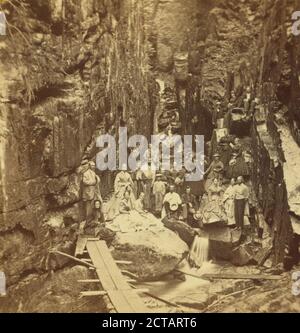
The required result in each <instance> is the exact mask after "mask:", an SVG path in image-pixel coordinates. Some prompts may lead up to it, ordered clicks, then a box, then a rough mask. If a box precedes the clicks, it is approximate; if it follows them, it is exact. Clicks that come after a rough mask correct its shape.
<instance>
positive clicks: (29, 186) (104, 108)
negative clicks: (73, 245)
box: [0, 0, 156, 284]
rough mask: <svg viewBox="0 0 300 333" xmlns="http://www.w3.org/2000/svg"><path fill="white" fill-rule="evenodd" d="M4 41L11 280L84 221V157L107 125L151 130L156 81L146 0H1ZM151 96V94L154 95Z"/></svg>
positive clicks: (1, 193) (5, 221)
mask: <svg viewBox="0 0 300 333" xmlns="http://www.w3.org/2000/svg"><path fill="white" fill-rule="evenodd" d="M1 10H3V11H5V13H6V18H7V28H8V35H7V36H5V37H1V40H0V57H1V61H0V66H1V70H0V73H1V74H0V75H1V79H0V82H1V83H0V103H1V114H0V120H1V133H0V146H1V184H0V269H1V270H4V271H5V272H6V273H7V278H8V284H11V283H15V282H16V281H18V279H20V278H21V277H24V276H26V274H29V273H31V272H38V271H40V270H41V271H43V270H44V269H45V258H46V256H47V251H48V249H49V247H51V246H53V244H54V243H55V242H59V241H62V239H61V237H62V238H64V239H65V238H66V237H67V236H63V235H59V236H58V235H55V237H54V238H53V237H52V236H51V232H50V230H49V221H50V225H51V224H53V223H54V225H60V224H62V223H65V224H72V223H74V222H78V202H79V200H80V178H79V175H78V173H77V172H76V171H77V169H78V167H79V166H80V164H81V161H82V159H83V158H92V157H93V156H94V154H95V149H94V147H93V144H91V142H92V141H93V140H92V139H93V138H95V135H97V133H98V132H99V131H100V130H101V127H102V126H104V128H105V129H106V130H107V131H108V132H109V133H112V134H113V133H115V132H116V128H118V126H119V125H127V127H128V128H129V130H130V131H135V132H136V133H143V134H146V135H150V133H151V127H152V125H151V124H152V117H153V110H154V108H155V103H156V102H155V89H156V87H155V83H154V80H153V78H152V77H151V75H150V73H149V70H148V54H147V43H145V42H144V40H145V38H146V35H145V28H144V25H145V22H144V14H143V2H142V1H136V0H128V1H127V0H126V1H115V0H114V1H112V0H99V1H98V0H87V1H80V0H51V1H46V0H33V1H12V2H4V4H2V8H1ZM152 96H154V97H152Z"/></svg>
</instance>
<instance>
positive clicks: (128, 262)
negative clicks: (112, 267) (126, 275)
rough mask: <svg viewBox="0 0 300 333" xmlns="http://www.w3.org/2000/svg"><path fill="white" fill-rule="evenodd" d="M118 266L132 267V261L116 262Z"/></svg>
mask: <svg viewBox="0 0 300 333" xmlns="http://www.w3.org/2000/svg"><path fill="white" fill-rule="evenodd" d="M115 262H116V264H119V265H132V261H127V260H115Z"/></svg>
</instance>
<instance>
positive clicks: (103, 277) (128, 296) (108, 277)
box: [79, 239, 150, 313]
mask: <svg viewBox="0 0 300 333" xmlns="http://www.w3.org/2000/svg"><path fill="white" fill-rule="evenodd" d="M85 248H86V250H87V252H88V254H89V257H90V259H91V263H92V265H93V266H94V267H95V271H96V274H97V276H98V279H99V287H100V288H101V289H102V290H104V291H105V293H106V294H107V296H108V297H109V300H110V302H111V303H112V305H113V307H114V308H115V310H116V312H118V313H149V312H150V309H149V308H147V307H146V306H145V304H144V303H143V300H142V299H141V298H140V297H139V295H138V290H135V289H133V288H132V287H131V286H130V285H129V284H128V282H127V280H126V277H125V276H123V275H122V273H121V271H120V269H119V267H118V266H117V264H116V262H115V261H114V259H113V257H112V255H111V253H110V251H109V249H108V247H107V245H106V243H105V241H101V240H96V239H86V240H83V241H82V242H81V250H80V251H79V252H81V251H82V252H83V250H84V249H85ZM91 293H93V292H91ZM96 294H97V292H95V295H96Z"/></svg>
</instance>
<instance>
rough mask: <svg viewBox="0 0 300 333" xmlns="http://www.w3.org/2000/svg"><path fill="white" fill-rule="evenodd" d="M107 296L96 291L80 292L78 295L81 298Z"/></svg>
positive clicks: (100, 291)
mask: <svg viewBox="0 0 300 333" xmlns="http://www.w3.org/2000/svg"><path fill="white" fill-rule="evenodd" d="M105 295H107V292H106V291H103V290H98V291H82V292H81V293H80V296H81V297H92V296H105Z"/></svg>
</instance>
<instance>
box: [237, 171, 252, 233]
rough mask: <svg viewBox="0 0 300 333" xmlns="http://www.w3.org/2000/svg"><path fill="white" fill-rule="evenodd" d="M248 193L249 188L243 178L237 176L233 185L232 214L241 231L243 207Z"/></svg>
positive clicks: (242, 226) (243, 215)
mask: <svg viewBox="0 0 300 333" xmlns="http://www.w3.org/2000/svg"><path fill="white" fill-rule="evenodd" d="M249 195H250V192H249V188H248V186H247V185H245V184H244V178H243V177H242V176H240V177H238V178H237V184H236V185H235V186H234V210H235V214H234V215H235V222H236V226H237V229H238V230H242V231H243V229H244V217H245V209H246V204H247V202H248V200H249Z"/></svg>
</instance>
